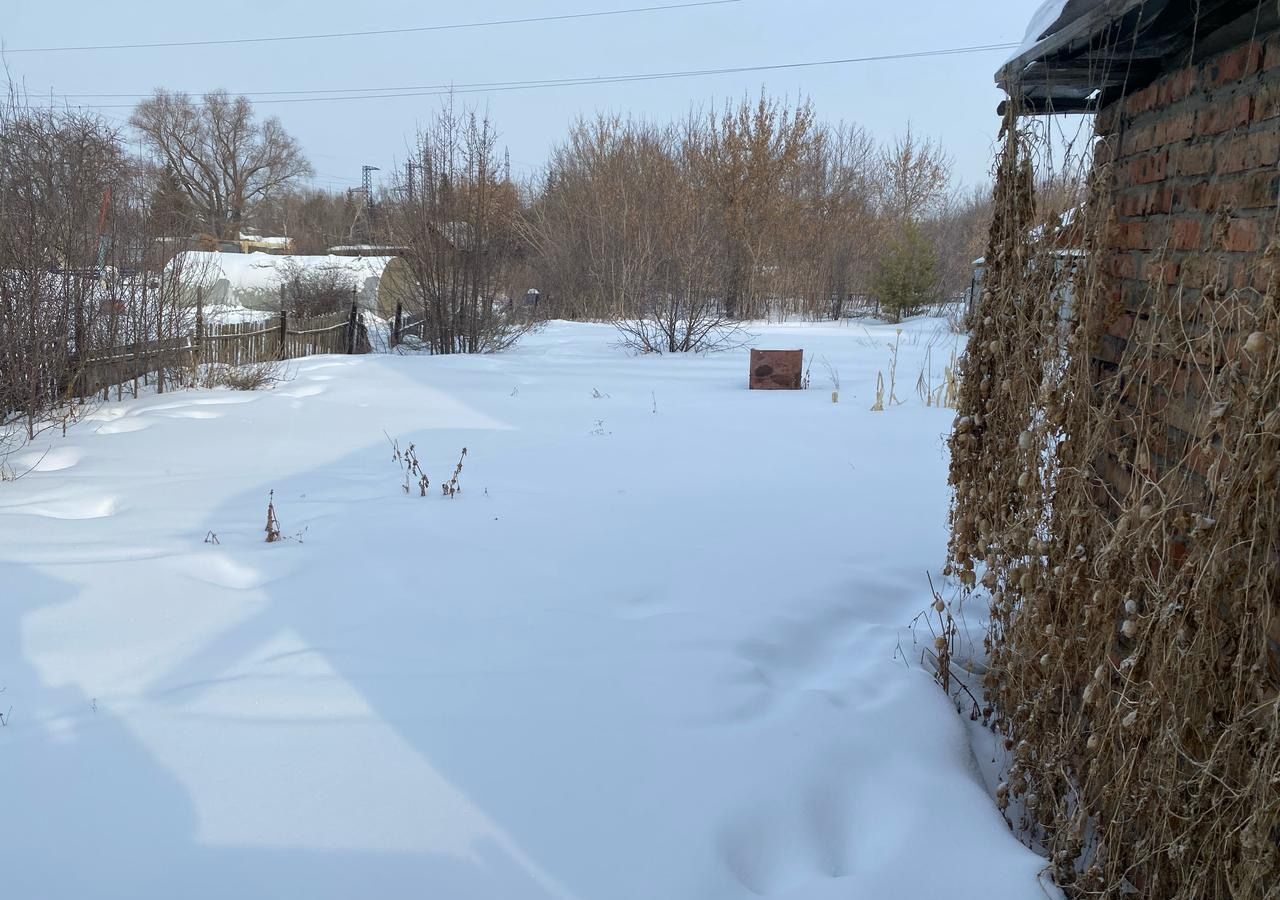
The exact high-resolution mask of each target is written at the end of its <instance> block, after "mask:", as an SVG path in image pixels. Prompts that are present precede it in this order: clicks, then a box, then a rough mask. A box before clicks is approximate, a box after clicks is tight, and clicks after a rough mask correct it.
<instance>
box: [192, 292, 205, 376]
mask: <svg viewBox="0 0 1280 900" xmlns="http://www.w3.org/2000/svg"><path fill="white" fill-rule="evenodd" d="M203 356H204V288H202V287H198V288H196V345H195V347H194V348H193V349H192V351H191V361H192V365H193V366H194V367H195V368H196V369H197V370H198V369H199V367H200V360H201V359H202V358H203Z"/></svg>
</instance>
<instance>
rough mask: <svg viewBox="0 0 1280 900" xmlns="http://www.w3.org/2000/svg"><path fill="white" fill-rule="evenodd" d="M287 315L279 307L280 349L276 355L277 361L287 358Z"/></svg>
mask: <svg viewBox="0 0 1280 900" xmlns="http://www.w3.org/2000/svg"><path fill="white" fill-rule="evenodd" d="M288 341H289V313H288V311H287V310H286V309H285V308H284V307H283V306H282V307H280V348H279V350H278V351H277V353H276V358H277V359H288V358H289V349H288Z"/></svg>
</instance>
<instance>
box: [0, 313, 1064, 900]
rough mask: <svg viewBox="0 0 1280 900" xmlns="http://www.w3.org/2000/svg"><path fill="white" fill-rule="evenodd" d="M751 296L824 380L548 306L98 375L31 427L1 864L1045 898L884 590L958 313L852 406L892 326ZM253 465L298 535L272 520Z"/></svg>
mask: <svg viewBox="0 0 1280 900" xmlns="http://www.w3.org/2000/svg"><path fill="white" fill-rule="evenodd" d="M753 330H754V331H755V333H756V334H757V335H758V339H757V340H756V341H755V344H756V345H757V346H774V347H803V348H804V349H805V350H806V351H807V352H808V353H809V354H811V355H814V354H821V355H823V356H825V357H826V358H827V360H829V361H830V362H831V363H832V364H833V365H834V366H836V367H837V368H838V369H839V375H840V379H841V382H842V387H841V394H840V402H839V403H838V404H832V402H831V399H830V390H831V388H830V385H829V383H828V381H827V375H826V372H825V370H824V369H823V367H822V366H821V364H815V365H814V366H813V375H812V377H813V388H812V389H811V390H809V391H807V392H801V393H793V392H748V391H746V390H745V381H746V374H747V354H746V350H745V349H744V350H740V351H736V352H733V353H730V354H724V355H718V356H709V357H684V358H677V357H661V358H657V357H653V358H649V357H632V356H628V355H626V354H625V353H623V352H621V351H620V350H618V349H616V348H615V347H614V346H613V344H614V341H615V337H614V332H613V331H612V329H610V328H608V327H605V326H592V325H570V324H563V323H556V324H552V325H551V326H549V327H548V328H546V329H545V330H544V331H542V332H541V333H539V334H536V335H533V336H531V337H529V338H528V339H527V340H526V341H525V342H524V343H523V344H522V345H521V346H520V347H519V348H518V349H516V350H515V351H512V352H510V353H506V354H502V355H497V356H486V357H429V356H414V355H406V356H387V355H383V356H364V357H340V356H322V357H313V358H311V359H307V360H304V361H300V362H298V363H296V364H295V366H294V377H293V378H292V380H291V381H289V382H287V383H285V384H282V385H280V386H279V387H277V388H276V389H274V390H270V391H264V392H257V393H235V392H230V391H192V392H183V393H173V394H165V395H161V396H152V397H148V398H144V399H141V400H137V401H128V402H124V403H120V404H109V405H104V406H102V407H100V408H98V409H97V410H96V411H94V413H93V414H92V415H91V417H90V418H89V420H87V421H85V422H83V423H81V424H79V425H77V426H75V427H73V428H72V429H70V431H69V433H68V435H67V436H66V437H65V438H63V437H60V436H56V435H50V436H47V437H45V438H43V439H41V441H40V442H38V443H37V445H35V446H33V447H31V448H29V449H28V450H26V451H24V453H23V454H22V458H21V459H18V460H13V461H11V462H13V463H14V464H15V465H16V467H17V468H19V469H21V468H23V467H24V466H26V467H30V466H32V465H34V466H35V470H34V471H32V472H31V473H30V474H29V475H27V476H26V477H24V478H22V479H20V480H19V481H17V482H14V483H9V484H3V485H0V592H2V594H3V598H4V603H3V607H2V608H0V687H3V688H4V691H3V693H0V713H4V714H5V715H4V721H5V723H6V724H5V725H4V726H3V727H0V777H3V787H0V870H3V876H2V879H0V884H3V891H4V894H5V896H6V897H12V898H15V900H61V898H68V900H71V898H74V900H88V898H130V900H140V898H141V900H158V898H165V900H170V898H210V900H213V898H217V900H226V898H245V900H249V898H273V900H278V898H307V900H314V898H344V900H346V898H379V900H380V898H407V897H422V898H432V900H472V898H474V900H481V898H483V900H525V898H578V900H716V898H726V900H727V898H749V897H757V896H768V897H784V898H791V900H818V898H822V900H831V898H844V900H848V898H868V900H870V898H925V900H960V898H981V900H1003V898H1017V900H1033V898H1043V897H1044V896H1045V894H1044V892H1043V891H1042V889H1041V888H1040V886H1039V884H1038V882H1037V873H1038V872H1039V870H1040V869H1041V868H1042V860H1040V859H1039V858H1037V857H1036V856H1035V855H1033V854H1032V853H1031V852H1030V851H1028V850H1027V849H1025V848H1024V847H1023V846H1022V845H1021V844H1020V843H1019V842H1018V841H1017V840H1016V839H1015V837H1014V836H1012V835H1011V834H1010V833H1009V830H1008V829H1007V827H1006V826H1005V824H1004V822H1003V821H1002V820H1001V818H1000V816H999V815H998V813H997V812H996V810H995V807H994V805H993V802H992V799H991V797H990V794H989V792H988V791H987V789H986V788H985V787H984V786H983V784H982V783H981V781H980V778H979V776H978V774H977V768H976V766H975V762H974V758H973V754H972V752H971V750H970V747H969V744H968V743H967V740H966V736H965V735H966V729H965V727H964V723H963V722H962V720H961V719H960V718H959V717H957V716H956V714H955V711H954V709H953V708H952V707H951V706H950V705H949V704H948V702H947V700H946V699H945V698H944V697H943V696H942V694H941V693H940V691H939V690H938V688H937V687H936V686H935V685H934V683H933V681H932V680H931V678H930V676H929V675H928V674H927V673H926V672H924V671H922V670H921V669H920V668H919V666H918V665H917V664H916V663H917V660H918V656H919V652H918V648H913V647H912V646H911V633H910V631H909V630H907V629H905V628H904V626H905V625H906V623H907V622H908V621H909V620H910V619H911V617H912V616H913V615H914V614H915V613H916V612H917V611H919V610H920V609H922V608H924V607H925V605H926V604H927V603H928V602H929V599H930V598H929V593H928V585H927V582H926V571H929V570H933V571H934V578H935V580H936V579H937V578H938V574H937V571H936V567H937V565H938V564H939V563H940V562H941V560H942V558H943V551H944V543H945V534H946V531H945V529H946V508H947V489H946V484H945V482H946V477H945V476H946V454H945V446H944V443H943V433H944V432H945V431H946V430H947V428H948V425H949V422H950V419H951V416H952V413H951V412H950V411H948V410H944V409H937V408H927V407H925V406H924V405H923V404H922V403H921V401H920V399H919V398H918V396H917V395H916V393H915V390H914V388H913V386H914V384H915V382H916V379H917V376H918V375H919V373H920V371H921V369H922V368H923V365H924V363H923V360H924V355H925V353H926V348H928V347H929V345H930V343H931V342H932V343H933V347H932V354H933V364H932V365H933V370H934V380H935V384H936V383H938V382H939V381H940V373H941V368H942V363H943V362H945V360H946V357H947V356H948V355H949V352H950V350H951V348H952V347H953V345H954V342H955V340H956V339H955V337H954V336H952V335H950V334H947V333H946V329H945V325H943V324H942V323H940V322H938V321H937V320H921V321H917V322H913V323H909V324H908V325H907V326H906V328H905V331H904V333H903V335H902V348H901V354H900V360H899V364H898V396H899V397H900V398H902V399H904V400H905V403H904V404H903V405H900V406H896V407H894V408H892V409H890V410H888V411H886V412H882V413H875V412H871V411H869V409H868V408H869V407H870V405H871V404H872V402H873V399H874V396H873V394H874V384H875V375H876V371H877V370H883V369H886V368H887V363H888V358H889V352H888V349H887V347H886V343H887V342H890V341H892V340H893V337H894V335H893V329H892V328H890V327H887V326H875V327H871V328H870V329H869V330H866V329H863V328H862V327H861V326H858V325H825V326H822V325H805V326H800V325H793V326H760V327H758V328H755V329H753ZM596 395H598V396H596ZM384 431H385V432H386V433H387V434H389V435H391V436H392V437H393V438H395V439H397V440H398V441H399V443H400V446H401V447H405V446H407V445H408V444H409V443H411V442H412V443H413V444H415V445H416V448H417V451H418V453H419V455H420V456H421V457H422V458H423V460H424V462H425V464H426V467H427V470H428V473H429V475H430V477H431V481H432V486H431V492H430V496H429V497H427V498H425V499H424V498H421V497H419V496H417V495H416V490H415V493H414V495H412V496H406V495H405V493H404V492H403V490H402V488H401V483H402V480H403V477H402V473H401V470H400V468H399V467H398V465H397V464H396V463H395V462H393V461H392V459H391V446H390V444H389V443H388V440H387V437H386V436H384ZM464 446H465V447H466V448H467V451H468V452H467V456H466V460H465V463H464V467H463V470H462V474H461V476H460V483H461V485H462V488H463V491H462V493H461V494H460V495H459V496H458V497H457V499H453V500H449V499H446V498H444V497H442V496H441V495H440V494H439V492H438V488H437V485H438V484H439V483H440V482H442V481H444V480H446V479H447V477H448V475H449V474H450V472H451V471H452V468H453V465H454V463H455V462H456V461H457V458H458V455H459V452H460V451H461V449H462V448H463V447H464ZM272 490H274V492H275V505H276V509H277V511H278V513H279V518H280V521H281V524H282V526H283V530H284V532H285V534H286V535H298V534H301V540H300V541H298V540H286V541H283V542H280V543H275V544H267V543H264V541H263V525H264V521H265V515H266V506H267V498H268V492H269V491H272ZM214 535H216V542H215V538H214ZM899 645H901V647H900V646H899ZM904 657H905V659H904Z"/></svg>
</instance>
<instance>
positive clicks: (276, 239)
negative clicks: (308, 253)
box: [240, 231, 293, 247]
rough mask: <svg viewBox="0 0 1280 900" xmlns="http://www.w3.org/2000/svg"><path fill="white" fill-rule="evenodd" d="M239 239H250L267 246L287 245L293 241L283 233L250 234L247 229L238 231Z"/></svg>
mask: <svg viewBox="0 0 1280 900" xmlns="http://www.w3.org/2000/svg"><path fill="white" fill-rule="evenodd" d="M240 240H242V241H252V242H253V243H255V244H262V245H264V246H267V247H288V246H289V245H290V244H292V243H293V238H291V237H286V236H284V235H265V234H250V233H249V232H247V231H242V232H240Z"/></svg>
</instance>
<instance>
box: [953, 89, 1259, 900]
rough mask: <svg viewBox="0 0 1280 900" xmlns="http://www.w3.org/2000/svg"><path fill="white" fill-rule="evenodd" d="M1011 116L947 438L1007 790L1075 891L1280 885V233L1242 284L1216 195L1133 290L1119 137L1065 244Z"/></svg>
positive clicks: (1026, 140)
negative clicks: (1116, 267)
mask: <svg viewBox="0 0 1280 900" xmlns="http://www.w3.org/2000/svg"><path fill="white" fill-rule="evenodd" d="M1012 105H1013V104H1011V106H1012ZM1005 129H1006V135H1005V143H1004V147H1003V150H1002V155H1001V157H1000V161H999V165H998V180H997V185H996V188H995V221H994V223H993V226H992V231H991V239H990V247H989V250H988V253H987V257H986V275H985V284H984V289H983V292H982V297H981V301H980V305H979V308H978V312H977V313H976V316H975V322H974V327H973V332H972V336H971V338H970V342H969V348H968V352H967V355H966V356H965V358H964V359H963V360H962V363H961V366H962V368H961V373H962V379H963V380H962V385H961V390H960V398H959V406H958V416H957V419H956V425H955V429H954V433H953V435H952V436H951V439H950V443H951V453H952V462H951V482H952V485H953V488H954V501H953V509H952V537H951V543H950V560H949V571H950V572H951V574H953V576H954V577H955V578H956V579H957V580H958V581H959V583H960V585H961V587H960V590H961V591H962V592H963V593H965V594H975V593H976V594H980V595H982V596H985V597H986V598H987V599H988V600H989V603H990V610H991V618H990V629H989V633H988V636H987V651H988V654H989V657H990V659H989V668H988V672H987V675H986V676H985V688H986V691H987V696H988V698H989V701H990V702H991V704H992V706H993V707H994V710H995V712H994V715H993V718H992V727H993V728H994V729H995V730H996V731H997V732H998V733H1000V734H1001V735H1003V736H1004V738H1005V746H1006V748H1007V749H1008V750H1009V751H1010V756H1009V765H1008V771H1007V775H1006V781H1005V783H1004V784H1002V785H1001V786H1000V788H999V789H998V790H997V802H998V803H999V805H1000V806H1001V808H1002V809H1005V810H1006V812H1007V814H1008V815H1010V816H1011V818H1013V819H1015V821H1014V823H1013V824H1015V825H1016V826H1018V827H1020V829H1021V830H1022V831H1023V833H1024V835H1026V836H1027V837H1028V838H1029V839H1030V840H1033V841H1034V842H1036V843H1038V844H1040V845H1041V846H1043V847H1044V848H1046V849H1047V850H1048V852H1049V853H1050V855H1051V860H1052V866H1053V872H1054V875H1055V878H1056V880H1057V881H1058V883H1059V884H1060V885H1062V886H1063V887H1064V889H1066V891H1067V892H1068V894H1069V895H1070V896H1079V897H1117V898H1118V897H1121V896H1130V895H1133V893H1134V892H1135V891H1136V893H1137V895H1140V896H1143V897H1150V898H1228V897H1229V898H1236V900H1239V898H1264V897H1276V896H1280V702H1278V701H1277V697H1278V695H1280V669H1278V667H1277V656H1276V653H1275V649H1276V648H1275V647H1274V646H1271V647H1269V639H1268V634H1269V633H1270V634H1271V635H1272V637H1271V641H1272V642H1274V640H1275V637H1276V635H1277V633H1278V630H1280V600H1278V599H1277V598H1278V597H1280V502H1278V501H1280V481H1278V480H1277V466H1278V464H1280V243H1278V242H1277V241H1276V240H1275V239H1274V238H1273V239H1272V240H1271V243H1270V246H1268V247H1267V248H1266V250H1265V252H1264V253H1259V254H1255V255H1253V256H1252V258H1251V261H1250V263H1249V270H1248V271H1247V272H1244V273H1241V272H1240V271H1238V267H1239V262H1238V256H1239V254H1234V255H1232V254H1228V253H1226V252H1225V251H1226V249H1227V247H1226V243H1227V241H1228V240H1229V238H1228V232H1229V231H1230V229H1231V221H1232V217H1231V216H1232V211H1231V210H1230V209H1229V208H1224V209H1221V210H1219V216H1218V219H1219V220H1221V227H1214V228H1213V229H1211V231H1212V233H1211V234H1209V235H1208V237H1207V239H1206V242H1205V244H1204V245H1202V246H1201V247H1197V248H1195V250H1194V252H1191V253H1189V254H1186V253H1184V254H1181V255H1180V256H1179V261H1178V264H1177V265H1176V266H1174V265H1172V264H1170V263H1169V262H1168V261H1167V260H1166V255H1165V253H1164V251H1163V250H1161V249H1160V248H1158V247H1157V248H1155V249H1154V251H1153V252H1152V253H1151V254H1150V257H1149V259H1148V260H1147V263H1146V264H1145V266H1144V270H1143V275H1142V277H1145V278H1146V279H1147V281H1148V283H1147V285H1146V288H1145V291H1144V292H1143V296H1142V298H1141V300H1140V301H1139V302H1137V303H1135V302H1134V301H1133V300H1132V298H1127V297H1126V295H1122V294H1121V293H1120V292H1119V291H1118V290H1117V288H1116V287H1115V282H1114V279H1113V277H1112V276H1113V272H1112V271H1111V270H1110V263H1111V261H1112V260H1113V259H1114V254H1110V253H1109V251H1110V250H1111V249H1112V248H1115V247H1117V246H1121V245H1122V244H1121V243H1118V242H1117V231H1118V230H1119V228H1120V227H1121V226H1119V225H1118V224H1117V221H1116V215H1115V203H1114V198H1113V196H1112V187H1111V185H1112V184H1113V179H1112V172H1111V170H1110V163H1109V161H1108V160H1109V155H1110V152H1111V148H1109V147H1108V146H1107V145H1106V143H1105V142H1103V143H1102V144H1101V146H1100V148H1099V154H1098V159H1097V163H1096V164H1095V165H1094V166H1093V167H1092V172H1091V174H1090V177H1089V191H1088V194H1089V196H1088V202H1087V203H1086V204H1085V205H1084V206H1083V207H1081V209H1080V210H1079V212H1078V214H1077V215H1076V216H1075V219H1074V221H1072V223H1071V227H1072V228H1075V229H1079V236H1080V242H1079V246H1080V247H1081V248H1082V249H1083V255H1080V256H1077V257H1070V256H1067V257H1064V254H1063V253H1062V252H1061V250H1060V248H1061V246H1062V244H1063V241H1061V240H1058V239H1057V238H1058V237H1059V236H1060V229H1059V226H1060V225H1061V221H1062V220H1061V219H1060V218H1059V215H1058V214H1059V213H1060V212H1061V210H1046V209H1037V200H1036V197H1035V192H1034V190H1033V179H1032V167H1031V156H1032V152H1033V150H1034V149H1035V148H1034V140H1033V139H1032V137H1031V136H1030V135H1029V134H1028V133H1027V132H1026V131H1024V130H1023V125H1022V123H1020V122H1018V121H1017V120H1016V119H1015V118H1012V117H1010V118H1009V119H1007V120H1006V123H1005ZM1272 227H1274V226H1272ZM1184 249H1185V248H1184ZM1232 249H1236V248H1232ZM1064 258H1066V259H1068V260H1072V261H1074V260H1078V261H1079V264H1078V265H1077V266H1075V267H1074V274H1072V271H1071V270H1072V268H1073V267H1072V266H1071V265H1069V264H1068V265H1063V261H1064ZM1228 258H1231V259H1232V260H1233V261H1232V262H1230V263H1228V262H1227V261H1226V260H1227V259H1228ZM1233 267H1235V269H1233ZM1068 292H1070V294H1071V295H1072V297H1073V299H1072V300H1071V302H1070V310H1071V312H1070V313H1069V314H1068V315H1066V316H1063V315H1061V311H1062V308H1063V299H1064V297H1065V295H1066V294H1067V293H1068ZM1125 331H1127V334H1124V332H1125ZM1118 335H1123V339H1120V338H1119V337H1118ZM1109 354H1113V355H1109ZM1109 359H1110V360H1114V361H1113V362H1111V361H1108V360H1109Z"/></svg>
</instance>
